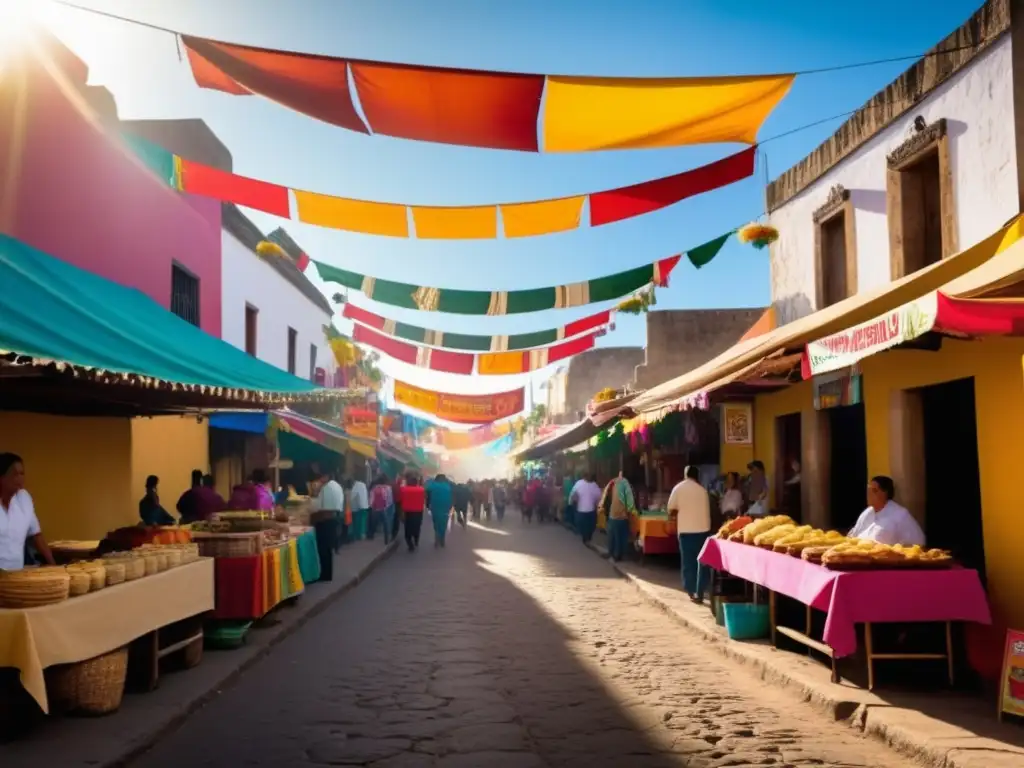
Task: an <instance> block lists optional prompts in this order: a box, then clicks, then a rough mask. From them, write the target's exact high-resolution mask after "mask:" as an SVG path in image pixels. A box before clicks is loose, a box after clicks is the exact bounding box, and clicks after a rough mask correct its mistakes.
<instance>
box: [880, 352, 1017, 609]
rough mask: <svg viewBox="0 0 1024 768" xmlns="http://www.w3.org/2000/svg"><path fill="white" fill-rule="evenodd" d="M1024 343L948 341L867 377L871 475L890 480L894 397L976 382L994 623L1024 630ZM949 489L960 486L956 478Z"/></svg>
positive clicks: (894, 357) (896, 357)
mask: <svg viewBox="0 0 1024 768" xmlns="http://www.w3.org/2000/svg"><path fill="white" fill-rule="evenodd" d="M1022 356H1024V340H1021V339H1000V338H989V339H985V340H983V341H955V340H950V339H947V340H945V341H943V344H942V350H941V351H939V352H937V353H927V352H912V351H904V350H901V351H894V352H887V353H885V354H884V355H875V356H874V357H869V358H867V359H866V360H864V361H862V363H861V370H862V371H863V373H864V380H863V383H864V412H865V421H866V426H867V438H868V472H869V473H870V474H872V475H879V474H883V475H886V474H890V456H889V403H890V393H891V392H893V391H894V390H902V389H914V388H917V387H922V386H927V385H929V384H938V383H941V382H944V381H952V380H954V379H962V378H966V377H968V376H973V377H974V400H975V410H976V417H977V428H978V465H979V469H980V474H981V505H982V524H983V527H984V533H985V562H986V568H987V571H988V581H989V584H988V586H989V596H990V599H991V601H992V607H993V611H994V613H996V615H997V616H998V617H999V618H1000V619H1002V620H1004V621H1007V622H1008V623H1009V625H1010V626H1015V627H1024V600H1022V599H1021V597H1020V596H1021V590H1022V589H1024V557H1022V556H1021V553H1022V552H1024V525H1022V522H1021V512H1020V511H1021V505H1022V503H1024V496H1022V493H1021V488H1022V486H1021V482H1020V473H1021V468H1020V456H1021V452H1020V440H1021V436H1022V435H1024V371H1022V362H1021V361H1022ZM950 482H955V478H951V479H950Z"/></svg>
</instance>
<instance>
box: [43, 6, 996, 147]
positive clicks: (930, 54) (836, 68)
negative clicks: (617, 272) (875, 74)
mask: <svg viewBox="0 0 1024 768" xmlns="http://www.w3.org/2000/svg"><path fill="white" fill-rule="evenodd" d="M50 2H52V3H55V4H56V5H62V6H64V7H65V8H73V9H75V10H78V11H84V12H85V13H91V14H93V15H94V16H103V17H105V18H108V19H114V20H115V21H122V22H124V23H126V24H134V25H135V26H137V27H144V28H146V29H152V30H154V31H156V32H166V33H167V34H169V35H176V36H179V35H182V34H185V33H183V32H181V31H179V30H176V29H171V28H170V27H163V26H160V25H159V24H153V23H151V22H148V21H142V20H140V19H133V18H130V17H128V16H122V15H120V14H117V13H111V12H110V11H101V10H100V9H98V8H89V7H88V6H84V5H79V4H78V3H73V2H70V0H50ZM197 37H198V36H197ZM205 39H207V40H211V41H212V42H215V43H223V44H225V45H244V43H229V42H228V41H226V40H216V39H214V38H205ZM987 42H988V40H979V41H978V42H977V43H974V44H973V45H959V46H956V47H953V48H944V49H942V50H941V51H926V52H924V53H912V54H907V55H905V56H892V57H890V58H886V59H871V60H869V61H857V62H853V63H851V64H836V65H833V66H829V67H816V68H814V69H803V70H797V71H795V72H779V73H773V74H780V75H794V76H803V75H821V74H825V73H828V72H842V71H844V70H848V69H861V68H864V67H876V66H879V65H881V64H896V63H899V62H903V61H916V60H919V59H929V58H936V57H938V56H946V55H948V54H951V53H957V52H959V51H966V50H972V49H975V48H978V47H980V46H982V45H985V43H987ZM276 50H280V51H281V52H282V53H294V54H297V55H312V54H303V53H302V52H300V51H289V50H287V49H281V48H279V49H276ZM339 58H343V57H339ZM707 77H712V76H711V75H707ZM829 119H832V118H829ZM822 122H825V121H822ZM808 127H809V126H808ZM796 130H800V129H796ZM773 138H777V137H773Z"/></svg>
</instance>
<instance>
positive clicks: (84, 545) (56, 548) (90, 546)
mask: <svg viewBox="0 0 1024 768" xmlns="http://www.w3.org/2000/svg"><path fill="white" fill-rule="evenodd" d="M99 548H100V542H99V541H52V542H50V551H51V552H52V553H53V556H54V558H55V559H56V560H57V562H58V563H70V562H74V561H76V560H89V559H91V558H93V557H95V556H96V552H97V550H99Z"/></svg>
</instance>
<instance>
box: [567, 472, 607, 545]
mask: <svg viewBox="0 0 1024 768" xmlns="http://www.w3.org/2000/svg"><path fill="white" fill-rule="evenodd" d="M569 501H570V503H572V505H573V506H574V507H575V509H576V515H575V518H576V530H577V531H578V532H579V534H580V537H581V538H582V539H583V543H584V544H589V543H590V540H591V539H593V538H594V531H595V530H597V505H598V504H599V503H600V502H601V486H599V485H598V484H597V475H595V474H594V473H593V472H590V473H588V474H587V475H585V476H584V477H581V478H580V479H579V480H577V481H576V484H575V485H574V486H573V487H572V491H571V492H570V493H569Z"/></svg>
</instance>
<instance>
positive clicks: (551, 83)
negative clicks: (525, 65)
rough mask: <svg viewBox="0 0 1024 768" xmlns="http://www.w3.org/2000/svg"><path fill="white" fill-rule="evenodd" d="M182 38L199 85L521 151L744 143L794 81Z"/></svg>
mask: <svg viewBox="0 0 1024 768" xmlns="http://www.w3.org/2000/svg"><path fill="white" fill-rule="evenodd" d="M180 38H181V42H182V45H183V47H184V49H185V53H186V55H187V58H188V63H189V66H190V67H191V69H192V75H193V77H194V78H195V81H196V84H197V85H198V86H199V87H200V88H208V89H212V90H216V91H221V92H222V93H228V94H232V95H235V96H248V95H257V96H262V97H264V98H266V99H269V100H270V101H274V102H277V103H278V104H281V105H282V106H285V107H288V108H289V109H293V110H295V111H297V112H301V113H302V114H304V115H308V116H309V117H313V118H315V119H317V120H322V121H324V122H327V123H331V124H332V125H336V126H339V127H341V128H345V129H347V130H350V131H355V132H357V133H364V134H365V133H371V132H372V134H374V135H383V136H393V137H396V138H402V139H412V140H414V141H429V142H435V143H440V144H454V145H458V146H467V147H485V148H489V149H508V150H519V151H523V152H540V151H545V152H590V151H597V150H604V149H643V148H651V147H677V146H683V145H689V144H709V143H716V142H741V143H744V144H753V143H754V142H755V141H756V140H757V132H758V130H759V129H760V127H761V125H762V124H763V123H764V121H765V119H766V118H767V117H768V115H769V114H771V112H772V110H773V109H774V108H775V107H776V105H778V103H779V102H780V101H781V100H782V99H783V98H784V97H785V96H786V94H787V93H788V92H789V89H790V87H791V86H792V84H793V79H794V77H795V76H794V75H792V74H780V75H759V76H738V77H698V78H687V77H678V78H635V77H633V78H615V77H573V76H560V75H549V76H546V77H545V76H544V75H535V74H516V73H508V72H487V71H482V70H467V69H443V68H440V67H423V66H413V65H407V64H389V63H385V62H373V61H359V60H352V59H344V58H334V57H330V56H315V55H311V54H303V53H289V52H286V51H278V50H272V49H266V48H255V47H251V46H245V45H235V44H231V43H224V42H220V41H217V40H210V39H207V38H202V37H194V36H192V35H180ZM350 82H351V84H352V85H350ZM353 88H354V90H355V94H356V95H357V96H358V99H359V105H360V106H361V108H362V113H363V115H364V116H365V122H364V120H363V119H362V118H361V117H360V116H359V114H358V112H357V111H356V106H355V99H354V98H353V93H352V89H353ZM542 110H543V112H542Z"/></svg>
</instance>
